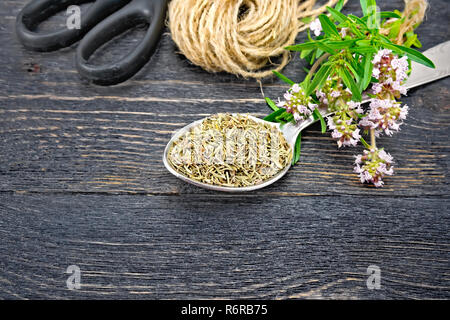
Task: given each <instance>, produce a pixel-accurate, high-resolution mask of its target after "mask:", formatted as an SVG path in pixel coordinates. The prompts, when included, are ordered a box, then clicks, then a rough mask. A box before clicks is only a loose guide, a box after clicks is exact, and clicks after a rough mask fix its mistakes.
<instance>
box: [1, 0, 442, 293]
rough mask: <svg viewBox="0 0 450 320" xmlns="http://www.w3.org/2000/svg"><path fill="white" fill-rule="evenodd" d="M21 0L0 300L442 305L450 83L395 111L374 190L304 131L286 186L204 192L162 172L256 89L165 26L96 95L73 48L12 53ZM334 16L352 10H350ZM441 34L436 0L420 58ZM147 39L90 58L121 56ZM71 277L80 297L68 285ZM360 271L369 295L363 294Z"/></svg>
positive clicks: (10, 8) (11, 69) (5, 141)
mask: <svg viewBox="0 0 450 320" xmlns="http://www.w3.org/2000/svg"><path fill="white" fill-rule="evenodd" d="M26 2H27V1H25V0H17V1H2V2H1V3H0V15H1V18H0V21H1V22H0V41H1V43H2V46H1V47H0V59H1V60H0V61H1V62H2V68H1V70H0V141H1V142H0V234H1V237H0V239H1V241H0V248H1V253H2V254H1V259H0V298H6V299H11V298H289V297H291V298H308V297H329V298H449V297H450V281H449V280H450V268H449V251H450V239H449V236H448V229H449V225H450V224H449V222H450V218H449V210H448V206H449V203H450V201H449V187H448V185H449V184H448V165H449V160H448V155H449V152H450V145H449V142H448V136H449V123H450V116H449V109H450V98H449V85H450V79H448V78H447V79H444V80H440V81H437V82H434V83H432V84H428V85H425V86H422V87H419V88H416V89H413V90H411V91H410V92H409V93H408V96H407V97H404V98H403V99H402V101H404V102H405V103H407V104H408V105H409V106H410V115H409V117H408V119H407V122H406V123H405V124H404V125H403V127H402V130H401V131H400V132H399V133H398V134H396V135H394V136H393V137H392V138H389V137H388V138H386V137H383V138H381V139H379V141H378V144H379V145H380V146H383V147H385V148H386V150H387V151H388V152H390V153H391V154H392V155H393V156H394V158H395V161H396V165H395V169H396V174H395V176H393V177H389V178H387V179H386V187H385V188H383V189H376V188H374V187H371V186H364V185H361V184H360V183H359V179H358V177H357V176H356V175H355V174H354V173H353V172H352V167H353V165H352V163H353V155H354V154H356V153H359V152H361V150H362V148H361V147H360V146H359V147H358V148H356V149H342V150H338V149H337V146H336V144H335V142H334V141H333V140H332V139H331V137H330V134H329V133H327V134H321V133H320V126H319V125H317V124H316V125H313V126H311V127H310V128H309V129H308V130H307V131H305V132H304V134H303V142H302V155H301V163H300V164H298V165H296V166H295V167H294V168H292V169H291V170H290V172H289V173H288V174H287V175H286V176H285V177H284V178H283V179H282V180H280V181H279V182H277V183H276V184H274V185H272V186H270V187H268V188H265V189H262V190H260V191H257V192H252V193H248V194H240V195H229V194H222V193H215V192H211V191H206V190H203V189H199V188H196V187H193V186H191V185H188V184H185V183H184V182H182V181H180V180H177V179H176V178H175V177H173V176H172V175H170V174H169V173H168V172H167V171H166V170H165V169H164V166H163V164H162V153H163V149H164V147H165V145H166V143H167V142H168V140H169V139H170V137H171V135H172V133H173V132H174V131H176V130H177V129H179V128H181V127H182V126H184V125H185V124H187V123H189V122H192V121H194V120H197V119H200V118H202V117H204V116H207V115H209V114H211V113H216V112H241V113H245V112H248V113H251V114H253V115H256V116H260V117H262V116H264V115H266V114H267V113H269V111H270V110H269V109H268V108H267V107H266V106H265V104H264V100H263V96H262V94H261V88H260V85H259V84H258V83H257V82H255V81H254V80H245V79H238V78H236V77H235V76H232V75H228V74H209V73H207V72H205V71H203V70H201V69H200V68H198V67H196V66H193V65H192V64H190V63H189V61H187V60H186V59H185V58H184V57H183V56H182V55H180V54H178V53H177V48H176V46H175V45H174V43H173V42H172V40H171V38H170V33H169V32H168V31H167V30H166V32H165V33H164V35H163V37H162V40H161V43H160V46H159V48H158V51H157V52H156V54H155V55H154V57H153V58H152V60H151V62H150V63H149V64H147V65H146V67H145V68H144V69H143V70H142V71H141V72H140V73H139V74H138V75H137V76H135V77H134V78H133V79H132V80H130V81H128V82H126V83H124V84H121V85H118V86H114V87H99V86H94V85H91V84H89V83H86V82H85V81H83V80H82V79H80V78H79V75H78V73H77V72H76V71H75V69H74V50H73V49H74V47H75V46H74V47H73V48H68V49H64V50H60V51H58V52H53V53H34V52H30V51H27V50H25V49H24V48H23V47H22V46H21V45H20V43H18V41H17V40H16V38H15V35H14V23H15V16H16V15H17V13H18V12H19V10H20V9H21V8H22V7H23V5H24V4H25V3H26ZM379 5H380V7H381V9H382V10H391V9H394V8H402V1H400V0H396V1H389V2H381V1H380V3H379ZM345 12H353V13H359V4H358V1H349V4H348V5H347V6H346V8H345ZM63 19H64V18H63V16H60V17H59V18H58V17H57V18H54V19H52V20H50V21H49V22H47V23H45V24H43V26H42V28H43V29H45V28H48V29H51V28H56V27H61V24H62V23H63V22H64V20H63ZM449 27H450V23H449V21H448V4H447V2H446V1H444V0H439V1H438V0H436V1H432V4H431V8H430V11H429V12H428V19H427V20H426V21H425V22H424V23H423V25H422V26H420V28H419V29H418V33H419V36H420V40H421V41H422V43H423V44H424V47H423V49H424V50H425V49H427V48H430V47H432V46H434V45H436V44H438V43H440V42H442V41H445V40H448V39H449V38H450V37H449V31H448V30H449ZM142 34H143V31H142V30H137V31H135V32H132V33H130V34H128V35H127V36H126V37H125V38H123V39H121V40H120V41H119V40H117V41H115V42H114V43H112V44H111V45H108V46H107V47H106V48H104V49H103V50H101V53H102V54H103V55H102V56H101V55H99V57H98V61H108V60H109V61H110V60H111V59H114V58H116V59H117V57H118V56H121V55H124V54H125V53H126V52H127V50H131V48H132V47H133V46H134V45H136V43H138V41H139V37H140V36H142ZM304 37H305V34H300V35H299V37H298V39H299V41H300V40H301V39H304ZM304 66H305V64H304V62H303V61H300V59H299V58H298V57H295V58H294V59H293V61H292V62H291V63H290V64H289V66H288V67H287V68H286V70H285V73H286V75H287V76H289V77H290V78H291V79H294V80H298V81H300V80H302V79H303V77H304V76H305V73H304V71H303V70H302V68H303V67H304ZM262 87H263V91H264V94H265V95H266V96H269V97H272V98H276V97H277V96H280V95H281V94H282V93H283V90H285V89H286V86H285V85H284V84H283V83H282V82H281V81H279V80H278V79H267V80H265V81H263V86H262ZM72 264H75V265H78V266H80V268H81V275H82V288H81V289H80V290H75V291H70V290H68V289H67V288H66V279H67V277H68V275H67V274H65V271H66V268H67V266H69V265H72ZM372 264H375V265H378V266H379V267H380V269H381V277H382V278H381V289H380V290H368V289H367V287H366V279H367V274H366V269H367V267H368V266H369V265H372Z"/></svg>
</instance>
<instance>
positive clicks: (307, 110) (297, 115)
mask: <svg viewBox="0 0 450 320" xmlns="http://www.w3.org/2000/svg"><path fill="white" fill-rule="evenodd" d="M284 99H285V101H279V102H278V103H277V106H278V107H280V108H285V109H286V112H288V113H291V114H292V115H293V116H294V120H295V121H296V122H299V121H301V120H303V119H306V118H307V117H309V116H310V115H311V113H312V111H313V110H314V109H315V108H317V104H315V103H312V102H313V100H312V98H311V97H310V96H306V93H305V91H304V90H303V88H302V87H301V86H300V85H299V84H297V83H295V84H293V85H292V87H291V88H289V90H288V91H286V92H285V93H284ZM278 100H279V99H278Z"/></svg>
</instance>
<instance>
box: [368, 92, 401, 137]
mask: <svg viewBox="0 0 450 320" xmlns="http://www.w3.org/2000/svg"><path fill="white" fill-rule="evenodd" d="M407 114H408V106H407V105H405V106H403V107H400V103H399V102H396V101H395V100H389V99H386V100H380V99H372V100H371V102H370V109H369V112H368V113H367V114H366V116H365V117H364V118H363V119H361V121H360V122H359V126H360V127H361V128H364V129H365V130H368V129H375V134H376V136H377V137H378V136H380V134H381V133H382V132H384V133H385V134H386V135H389V136H391V135H392V134H393V133H394V131H398V130H400V125H402V123H403V122H402V120H405V119H406V115H407Z"/></svg>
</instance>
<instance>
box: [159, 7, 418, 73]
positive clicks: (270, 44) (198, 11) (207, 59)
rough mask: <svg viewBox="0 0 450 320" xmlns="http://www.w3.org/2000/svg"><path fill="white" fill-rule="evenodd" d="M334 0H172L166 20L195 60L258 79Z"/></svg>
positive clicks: (209, 68) (283, 58) (280, 65)
mask: <svg viewBox="0 0 450 320" xmlns="http://www.w3.org/2000/svg"><path fill="white" fill-rule="evenodd" d="M337 1H338V0H329V1H328V2H327V3H325V4H324V5H323V6H320V7H317V8H315V4H316V0H172V1H171V2H170V4H169V23H168V24H169V28H170V31H171V34H172V38H173V40H174V41H175V43H176V44H177V46H178V48H179V49H180V51H181V53H182V54H184V55H185V56H186V57H187V58H188V59H189V60H190V61H191V62H192V63H194V64H195V65H198V66H200V67H202V68H203V69H205V70H207V71H209V72H222V71H226V72H229V73H232V74H235V75H237V76H242V77H245V78H256V79H260V78H264V77H267V76H269V75H272V70H273V68H271V69H270V70H262V71H261V70H260V69H262V68H264V67H265V66H267V65H268V64H269V63H270V64H272V61H271V58H274V57H279V61H278V65H276V66H275V68H274V69H275V70H277V71H280V70H281V69H283V68H284V67H285V66H286V64H287V63H288V62H289V59H290V53H289V51H287V50H285V49H284V48H285V47H286V46H288V45H292V44H294V42H295V38H296V36H297V34H298V32H300V31H302V30H304V29H306V28H307V27H308V24H305V23H304V22H302V20H305V19H304V18H310V21H312V20H313V19H314V18H316V17H317V16H318V15H319V14H321V13H323V12H325V11H326V8H325V7H326V6H330V7H333V6H334V5H335V4H336V3H337ZM405 2H406V4H407V8H406V10H408V7H409V10H410V11H411V12H412V11H413V10H415V7H416V6H417V5H420V6H423V7H424V8H423V14H424V13H425V9H426V0H405ZM406 10H405V11H406ZM418 17H419V18H420V21H422V19H423V15H422V16H421V15H419V14H417V15H415V16H413V17H412V18H411V19H410V20H408V21H409V22H408V24H407V25H406V22H405V28H404V30H407V28H410V27H411V26H412V25H414V24H415V23H417V22H416V21H415V20H416V19H417V18H418ZM405 32H406V31H405ZM399 36H400V35H399ZM401 37H403V34H402V35H401ZM266 69H267V68H266Z"/></svg>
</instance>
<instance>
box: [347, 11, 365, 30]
mask: <svg viewBox="0 0 450 320" xmlns="http://www.w3.org/2000/svg"><path fill="white" fill-rule="evenodd" d="M347 17H348V18H352V19H353V20H354V21H355V22H356V23H357V24H359V25H360V26H363V27H367V24H366V22H365V21H364V20H362V19H361V18H360V17H357V16H354V15H353V14H349V15H348V16H347Z"/></svg>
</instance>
